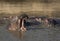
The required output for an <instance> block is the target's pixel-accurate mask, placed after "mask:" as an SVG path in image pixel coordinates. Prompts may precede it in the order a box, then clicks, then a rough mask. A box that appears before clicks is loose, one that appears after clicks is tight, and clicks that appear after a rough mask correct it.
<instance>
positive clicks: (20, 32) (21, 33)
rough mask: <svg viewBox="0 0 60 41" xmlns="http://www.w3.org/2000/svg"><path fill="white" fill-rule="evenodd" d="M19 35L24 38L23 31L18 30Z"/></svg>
mask: <svg viewBox="0 0 60 41" xmlns="http://www.w3.org/2000/svg"><path fill="white" fill-rule="evenodd" d="M19 37H20V39H23V38H24V31H19Z"/></svg>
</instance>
